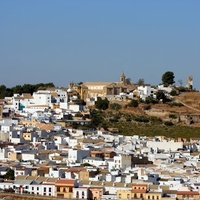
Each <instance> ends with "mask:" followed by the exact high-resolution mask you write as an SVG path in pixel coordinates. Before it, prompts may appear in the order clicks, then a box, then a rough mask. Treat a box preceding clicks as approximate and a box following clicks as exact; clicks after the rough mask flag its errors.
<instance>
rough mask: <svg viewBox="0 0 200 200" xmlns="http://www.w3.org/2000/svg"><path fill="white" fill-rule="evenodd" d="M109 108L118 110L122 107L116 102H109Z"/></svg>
mask: <svg viewBox="0 0 200 200" xmlns="http://www.w3.org/2000/svg"><path fill="white" fill-rule="evenodd" d="M110 108H111V109H113V110H119V109H121V108H122V106H121V105H120V104H118V103H112V104H110Z"/></svg>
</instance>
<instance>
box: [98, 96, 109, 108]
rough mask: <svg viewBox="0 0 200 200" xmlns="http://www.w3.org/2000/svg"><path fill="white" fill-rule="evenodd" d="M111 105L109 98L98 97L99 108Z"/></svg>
mask: <svg viewBox="0 0 200 200" xmlns="http://www.w3.org/2000/svg"><path fill="white" fill-rule="evenodd" d="M108 106H109V101H108V99H107V98H105V99H102V98H101V97H97V101H96V102H95V107H96V108H97V109H99V110H106V109H107V108H108Z"/></svg>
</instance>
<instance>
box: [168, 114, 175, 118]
mask: <svg viewBox="0 0 200 200" xmlns="http://www.w3.org/2000/svg"><path fill="white" fill-rule="evenodd" d="M169 118H172V119H177V116H176V115H175V114H169Z"/></svg>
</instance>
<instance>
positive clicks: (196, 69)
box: [0, 0, 200, 89]
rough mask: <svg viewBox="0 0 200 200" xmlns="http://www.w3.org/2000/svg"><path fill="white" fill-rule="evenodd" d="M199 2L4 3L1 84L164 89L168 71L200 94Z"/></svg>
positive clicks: (58, 0)
mask: <svg viewBox="0 0 200 200" xmlns="http://www.w3.org/2000/svg"><path fill="white" fill-rule="evenodd" d="M199 8H200V1H197V0H193V1H190V0H187V1H185V0H176V1H174V0H162V1H160V0H146V1H145V0H29V1H27V0H17V1H16V0H9V1H8V0H1V1H0V67H1V73H0V85H1V84H4V85H6V86H7V87H12V86H15V85H17V84H24V83H30V84H35V83H40V82H44V83H46V82H53V83H54V84H55V85H56V86H59V87H60V86H63V87H66V86H68V83H69V82H70V81H73V82H80V81H83V82H85V81H119V75H120V73H121V72H124V73H125V75H126V76H127V78H131V80H132V82H137V81H138V80H139V79H140V78H143V79H144V80H145V83H150V84H159V83H161V77H162V75H163V73H165V72H166V71H173V72H174V74H175V81H176V83H177V84H179V83H178V80H182V81H183V84H184V85H185V84H186V80H187V77H188V76H189V75H193V78H194V87H195V88H196V89H200V79H199V75H200V23H199V19H200V12H199Z"/></svg>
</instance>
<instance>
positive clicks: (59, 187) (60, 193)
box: [55, 179, 77, 199]
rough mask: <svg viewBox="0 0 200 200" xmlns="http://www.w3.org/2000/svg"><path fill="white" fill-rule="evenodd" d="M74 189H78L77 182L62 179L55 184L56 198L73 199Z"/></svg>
mask: <svg viewBox="0 0 200 200" xmlns="http://www.w3.org/2000/svg"><path fill="white" fill-rule="evenodd" d="M74 187H77V181H76V180H73V179H60V180H57V181H56V183H55V196H57V197H61V198H69V199H71V198H73V190H74Z"/></svg>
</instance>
